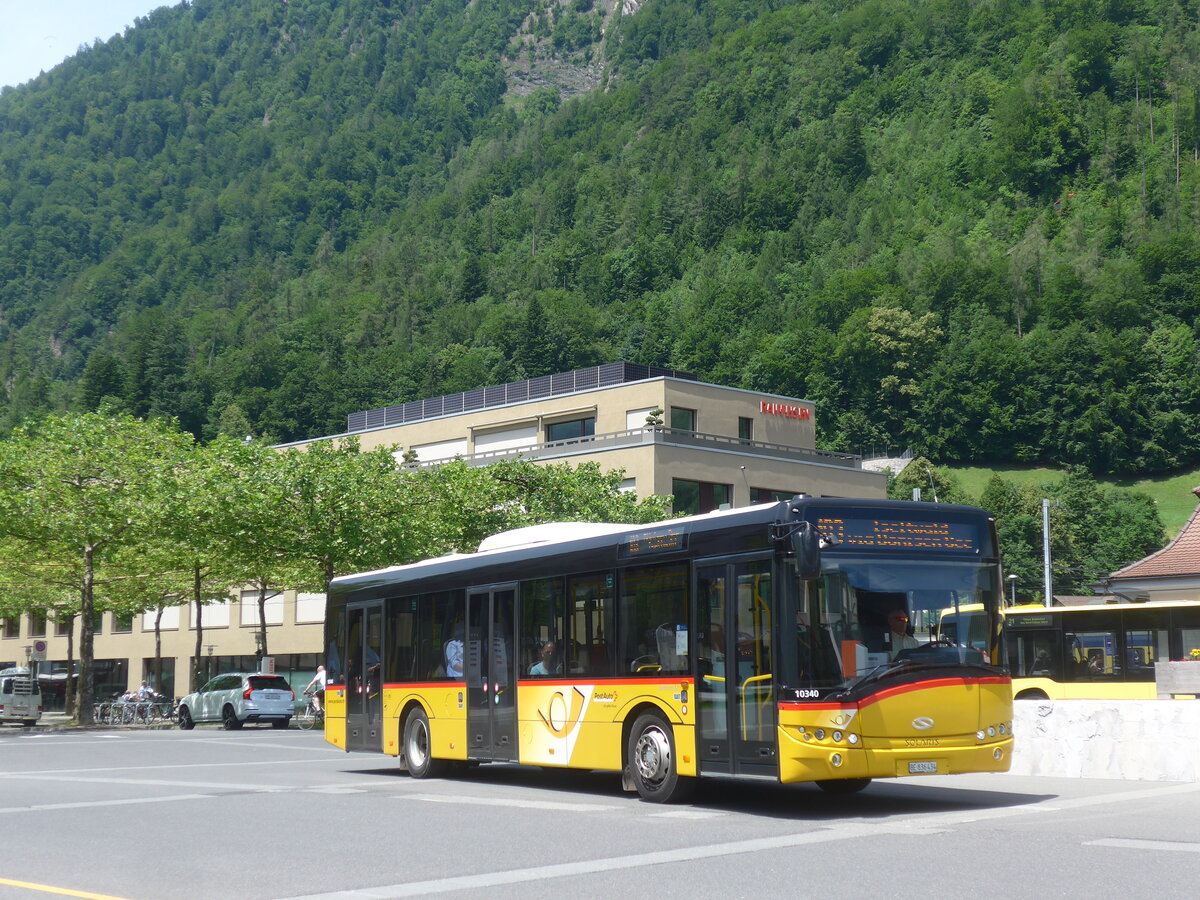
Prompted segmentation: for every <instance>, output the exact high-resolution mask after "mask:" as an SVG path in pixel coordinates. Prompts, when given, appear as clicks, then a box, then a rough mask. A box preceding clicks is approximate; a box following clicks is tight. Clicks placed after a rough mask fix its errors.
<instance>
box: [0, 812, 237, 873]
mask: <svg viewBox="0 0 1200 900" xmlns="http://www.w3.org/2000/svg"><path fill="white" fill-rule="evenodd" d="M213 796H215V795H213V794H175V795H174V796H171V797H138V798H134V799H129V800H81V801H79V802H78V803H38V804H35V805H30V806H9V807H7V808H3V807H0V814H3V813H16V812H39V811H44V810H56V809H92V808H93V807H101V806H134V805H136V804H139V803H174V802H175V801H176V800H206V799H209V798H210V797H213ZM80 896H84V895H80Z"/></svg>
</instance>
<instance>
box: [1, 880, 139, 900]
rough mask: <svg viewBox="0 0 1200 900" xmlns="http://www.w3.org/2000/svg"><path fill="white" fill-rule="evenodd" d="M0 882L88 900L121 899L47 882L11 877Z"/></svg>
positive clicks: (30, 889)
mask: <svg viewBox="0 0 1200 900" xmlns="http://www.w3.org/2000/svg"><path fill="white" fill-rule="evenodd" d="M0 884H5V885H8V886H9V887H19V888H24V889H25V890H27V891H41V892H42V893H44V894H60V895H62V896H64V897H88V898H90V900H121V898H120V897H114V896H112V894H93V893H91V892H90V891H73V890H71V889H70V888H60V887H54V886H53V885H49V884H34V883H33V882H32V881H13V880H12V879H11V878H0Z"/></svg>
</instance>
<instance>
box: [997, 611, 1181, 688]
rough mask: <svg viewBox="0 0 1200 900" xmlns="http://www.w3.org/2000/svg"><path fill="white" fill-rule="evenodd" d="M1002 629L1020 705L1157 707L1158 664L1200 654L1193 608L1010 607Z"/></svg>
mask: <svg viewBox="0 0 1200 900" xmlns="http://www.w3.org/2000/svg"><path fill="white" fill-rule="evenodd" d="M1004 622H1005V631H1006V632H1007V635H1006V643H1007V646H1008V663H1009V668H1010V670H1011V672H1012V677H1013V692H1014V695H1015V697H1016V699H1018V700H1024V699H1048V700H1135V699H1143V700H1152V699H1154V698H1155V697H1156V696H1157V695H1158V691H1157V685H1156V682H1155V675H1154V664H1155V663H1156V662H1164V661H1167V660H1180V659H1189V658H1190V657H1191V654H1192V651H1193V650H1200V603H1194V602H1193V603H1187V602H1179V603H1119V604H1108V605H1104V606H1054V607H1050V608H1046V607H1040V606H1030V607H1013V608H1012V609H1009V610H1006V611H1005V614H1004ZM1197 665H1198V666H1200V663H1197Z"/></svg>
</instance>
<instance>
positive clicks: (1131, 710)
mask: <svg viewBox="0 0 1200 900" xmlns="http://www.w3.org/2000/svg"><path fill="white" fill-rule="evenodd" d="M1013 735H1014V739H1015V748H1014V750H1013V764H1012V769H1011V772H1012V774H1014V775H1048V776H1053V777H1057V778H1119V779H1123V780H1127V781H1200V701H1194V700H1104V701H1101V700H1059V701H1053V700H1018V701H1016V702H1015V703H1014V704H1013Z"/></svg>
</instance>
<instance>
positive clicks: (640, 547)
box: [617, 525, 687, 559]
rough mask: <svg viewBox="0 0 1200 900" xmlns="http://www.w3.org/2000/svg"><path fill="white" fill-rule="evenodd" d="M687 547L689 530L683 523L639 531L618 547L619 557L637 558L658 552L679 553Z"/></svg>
mask: <svg viewBox="0 0 1200 900" xmlns="http://www.w3.org/2000/svg"><path fill="white" fill-rule="evenodd" d="M686 549H687V530H686V529H685V528H684V527H683V526H682V525H675V526H670V527H666V528H655V529H653V530H651V531H639V532H637V533H635V534H631V535H629V536H628V537H626V538H625V540H624V541H622V542H621V543H620V545H618V547H617V558H618V559H636V558H638V557H641V556H653V555H654V554H656V553H677V552H679V551H682V550H686Z"/></svg>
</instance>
